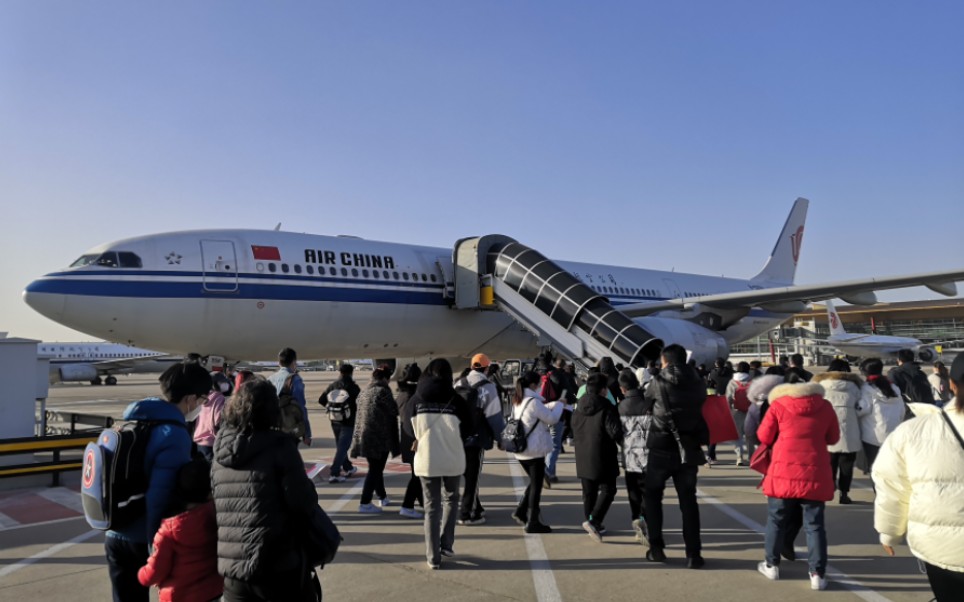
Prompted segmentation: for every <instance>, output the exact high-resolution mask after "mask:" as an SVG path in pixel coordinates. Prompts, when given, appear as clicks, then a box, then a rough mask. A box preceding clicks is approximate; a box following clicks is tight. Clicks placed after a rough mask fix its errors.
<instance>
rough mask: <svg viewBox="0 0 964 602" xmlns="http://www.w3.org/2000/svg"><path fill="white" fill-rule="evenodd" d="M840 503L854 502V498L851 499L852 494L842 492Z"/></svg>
mask: <svg viewBox="0 0 964 602" xmlns="http://www.w3.org/2000/svg"><path fill="white" fill-rule="evenodd" d="M840 503H841V504H853V503H854V501H853V500H852V499H850V496H849V495H847V494H846V493H841V494H840Z"/></svg>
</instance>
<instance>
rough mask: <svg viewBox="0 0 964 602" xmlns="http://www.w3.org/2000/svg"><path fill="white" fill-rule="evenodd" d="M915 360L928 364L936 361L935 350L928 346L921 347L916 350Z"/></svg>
mask: <svg viewBox="0 0 964 602" xmlns="http://www.w3.org/2000/svg"><path fill="white" fill-rule="evenodd" d="M917 359H919V360H920V361H922V362H924V363H927V364H929V363H931V362H933V361H934V360H936V359H937V350H936V349H934V348H933V347H930V346H928V345H921V346H920V347H918V348H917Z"/></svg>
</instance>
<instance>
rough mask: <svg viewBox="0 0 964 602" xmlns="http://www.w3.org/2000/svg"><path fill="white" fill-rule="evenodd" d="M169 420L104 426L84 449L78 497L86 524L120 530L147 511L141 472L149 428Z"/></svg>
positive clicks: (145, 480)
mask: <svg viewBox="0 0 964 602" xmlns="http://www.w3.org/2000/svg"><path fill="white" fill-rule="evenodd" d="M159 424H176V425H178V426H181V427H184V428H186V426H185V425H184V424H182V423H180V422H175V421H173V420H141V421H136V422H128V423H126V424H123V425H120V426H115V427H113V428H109V429H104V430H103V431H101V433H100V435H99V436H98V437H97V441H92V442H90V443H88V444H87V448H86V449H84V464H83V473H82V475H81V484H80V499H81V502H82V504H83V507H84V517H85V518H86V519H87V523H88V524H89V525H90V526H91V527H93V528H95V529H100V530H101V531H106V530H108V529H122V528H124V527H126V526H127V525H129V524H131V523H132V522H134V521H135V520H136V519H138V518H139V517H141V516H143V515H144V514H145V513H146V512H147V500H146V495H147V485H148V478H147V474H146V473H145V472H144V462H145V458H146V455H147V442H148V440H149V439H150V437H151V430H152V429H153V428H154V427H155V426H157V425H159Z"/></svg>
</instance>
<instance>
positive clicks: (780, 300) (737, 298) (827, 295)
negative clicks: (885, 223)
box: [619, 270, 964, 317]
mask: <svg viewBox="0 0 964 602" xmlns="http://www.w3.org/2000/svg"><path fill="white" fill-rule="evenodd" d="M960 280H964V270H953V271H944V272H928V273H922V274H912V275H909V276H889V277H884V278H867V279H863V280H842V281H839V282H830V283H825V284H800V285H792V286H778V287H773V288H751V289H749V290H746V291H738V292H734V293H721V294H718V295H704V296H701V297H686V298H681V299H670V300H668V301H660V302H656V303H632V304H628V305H621V306H619V310H620V311H621V312H623V313H625V314H626V315H628V316H630V317H642V316H647V315H650V314H653V313H655V312H659V311H666V310H679V309H687V308H690V307H692V306H694V305H697V304H700V305H704V306H708V307H712V308H717V309H721V310H739V309H746V310H749V309H751V308H755V307H758V308H761V309H765V310H769V311H773V312H777V313H797V312H800V311H804V310H805V309H806V306H807V304H808V303H811V302H813V301H823V300H825V299H836V298H839V299H843V300H844V301H847V302H848V303H851V304H854V305H874V304H875V303H877V296H876V295H875V294H874V293H875V291H881V290H889V289H896V288H908V287H912V286H926V287H927V288H929V289H931V290H932V291H934V292H936V293H940V294H942V295H945V296H947V297H953V296H955V295H956V294H957V285H956V284H955V282H958V281H960Z"/></svg>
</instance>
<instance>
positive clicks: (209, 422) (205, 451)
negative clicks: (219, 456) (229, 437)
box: [194, 372, 231, 464]
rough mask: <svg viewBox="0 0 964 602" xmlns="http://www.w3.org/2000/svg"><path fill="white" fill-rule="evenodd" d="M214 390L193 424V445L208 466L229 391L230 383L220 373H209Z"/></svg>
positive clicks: (211, 458) (212, 455) (212, 457)
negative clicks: (195, 445)
mask: <svg viewBox="0 0 964 602" xmlns="http://www.w3.org/2000/svg"><path fill="white" fill-rule="evenodd" d="M211 381H212V382H213V383H214V385H213V386H214V388H213V389H211V393H210V394H208V398H207V401H205V402H204V405H203V406H201V413H200V414H198V416H197V422H195V423H194V443H195V444H197V451H198V453H199V454H201V456H202V457H203V458H204V459H205V460H207V461H208V464H210V463H211V462H212V461H213V460H214V438H215V437H216V436H217V434H218V429H219V428H220V427H221V413H222V412H223V411H224V396H225V395H227V394H228V392H229V391H230V390H231V381H229V380H228V377H227V376H225V375H224V374H222V373H221V372H211Z"/></svg>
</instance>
